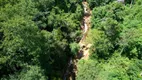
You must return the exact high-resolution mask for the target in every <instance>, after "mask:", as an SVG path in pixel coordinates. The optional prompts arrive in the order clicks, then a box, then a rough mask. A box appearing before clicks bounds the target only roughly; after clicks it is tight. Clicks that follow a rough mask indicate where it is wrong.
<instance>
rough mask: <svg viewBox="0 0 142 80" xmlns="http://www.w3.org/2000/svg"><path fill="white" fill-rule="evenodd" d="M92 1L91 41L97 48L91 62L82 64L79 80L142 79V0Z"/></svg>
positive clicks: (82, 62)
mask: <svg viewBox="0 0 142 80" xmlns="http://www.w3.org/2000/svg"><path fill="white" fill-rule="evenodd" d="M100 1H101V0H100ZM105 1H108V2H105ZM132 1H133V0H132ZM88 2H89V3H90V6H91V8H92V19H91V25H92V27H91V28H92V29H91V30H90V32H89V35H88V37H87V41H89V42H91V43H92V44H93V46H92V50H90V52H91V56H90V59H89V60H87V61H84V60H80V61H79V63H78V74H77V80H141V79H142V18H141V17H142V8H141V7H142V1H141V0H136V1H135V2H132V3H131V2H128V1H127V0H126V2H125V4H122V3H118V2H116V1H112V0H102V1H101V2H99V1H97V0H96V1H95V0H88ZM96 4H98V5H96Z"/></svg>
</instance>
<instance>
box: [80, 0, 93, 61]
mask: <svg viewBox="0 0 142 80" xmlns="http://www.w3.org/2000/svg"><path fill="white" fill-rule="evenodd" d="M82 4H83V7H84V17H83V20H82V22H81V23H82V25H81V27H82V28H83V37H82V39H81V40H80V42H79V45H80V51H79V52H81V53H79V54H82V55H83V57H82V58H83V59H85V60H86V59H88V58H89V48H90V47H91V45H92V44H87V43H85V39H86V36H87V34H88V31H89V29H90V19H91V10H90V8H89V5H88V3H87V2H86V1H83V2H82Z"/></svg>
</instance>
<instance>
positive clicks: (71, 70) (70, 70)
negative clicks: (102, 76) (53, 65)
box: [63, 0, 92, 80]
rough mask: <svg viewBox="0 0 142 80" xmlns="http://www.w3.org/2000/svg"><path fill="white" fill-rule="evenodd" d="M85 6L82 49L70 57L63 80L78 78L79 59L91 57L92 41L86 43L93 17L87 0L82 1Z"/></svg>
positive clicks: (82, 23)
mask: <svg viewBox="0 0 142 80" xmlns="http://www.w3.org/2000/svg"><path fill="white" fill-rule="evenodd" d="M82 4H83V7H84V17H83V19H82V22H81V28H82V34H83V37H82V39H81V40H80V42H79V45H80V50H79V52H78V53H77V56H76V58H74V59H73V58H70V60H69V63H68V66H67V70H66V72H65V74H64V77H63V80H76V79H75V78H76V75H77V62H78V60H79V59H85V60H87V59H88V58H89V49H90V47H91V46H92V44H90V43H85V39H86V37H87V34H88V31H89V30H90V19H91V10H90V8H89V5H88V3H87V2H86V0H84V1H83V2H82Z"/></svg>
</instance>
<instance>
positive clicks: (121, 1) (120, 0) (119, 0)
mask: <svg viewBox="0 0 142 80" xmlns="http://www.w3.org/2000/svg"><path fill="white" fill-rule="evenodd" d="M117 2H120V3H124V2H125V0H117Z"/></svg>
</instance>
